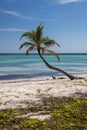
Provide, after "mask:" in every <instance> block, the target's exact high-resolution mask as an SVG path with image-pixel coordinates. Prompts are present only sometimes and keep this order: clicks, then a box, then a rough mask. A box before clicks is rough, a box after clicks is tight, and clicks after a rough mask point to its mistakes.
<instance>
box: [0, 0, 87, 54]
mask: <svg viewBox="0 0 87 130" xmlns="http://www.w3.org/2000/svg"><path fill="white" fill-rule="evenodd" d="M40 23H42V24H43V25H44V30H43V33H44V36H48V37H49V38H51V39H54V40H56V41H57V42H58V43H59V44H60V48H59V47H56V46H54V47H53V48H52V49H53V50H54V51H56V52H58V53H87V0H0V53H22V52H25V49H23V50H19V47H20V45H21V44H22V43H23V42H24V41H26V39H23V40H20V37H21V35H22V34H23V33H24V32H26V31H32V30H33V29H35V28H36V27H37V26H38V25H39V24H40Z"/></svg>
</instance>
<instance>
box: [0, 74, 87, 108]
mask: <svg viewBox="0 0 87 130" xmlns="http://www.w3.org/2000/svg"><path fill="white" fill-rule="evenodd" d="M78 77H82V79H75V80H70V79H68V78H67V77H65V76H57V77H56V79H52V77H41V78H40V77H38V78H28V79H18V80H0V99H1V100H0V109H6V108H20V107H21V108H22V107H23V108H26V107H28V105H32V103H36V104H38V103H41V99H42V98H43V97H60V98H61V97H77V98H79V97H81V96H82V95H84V97H85V98H87V75H78Z"/></svg>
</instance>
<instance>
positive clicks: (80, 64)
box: [0, 54, 87, 80]
mask: <svg viewBox="0 0 87 130" xmlns="http://www.w3.org/2000/svg"><path fill="white" fill-rule="evenodd" d="M44 57H45V59H46V60H47V61H48V62H49V63H50V64H51V65H53V66H56V67H59V68H61V69H63V70H66V71H67V72H69V73H71V74H87V54H84V55H83V54H68V55H66V54H60V62H58V61H57V59H56V58H55V57H53V56H51V55H48V54H47V55H44ZM52 75H56V76H60V75H62V74H61V73H59V72H56V71H53V70H50V69H48V68H47V67H46V66H45V64H44V63H43V62H42V60H41V59H40V58H39V56H38V55H37V54H30V55H28V56H25V55H24V54H0V80H9V79H18V78H34V77H41V76H52Z"/></svg>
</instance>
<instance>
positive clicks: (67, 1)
mask: <svg viewBox="0 0 87 130" xmlns="http://www.w3.org/2000/svg"><path fill="white" fill-rule="evenodd" d="M80 1H82V0H58V2H59V3H61V4H67V3H72V2H80Z"/></svg>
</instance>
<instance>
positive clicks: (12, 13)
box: [1, 10, 35, 20]
mask: <svg viewBox="0 0 87 130" xmlns="http://www.w3.org/2000/svg"><path fill="white" fill-rule="evenodd" d="M1 13H4V14H8V15H12V16H16V17H19V18H23V19H28V20H34V19H35V18H33V17H28V16H24V15H22V14H20V13H18V12H16V11H9V10H1Z"/></svg>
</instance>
